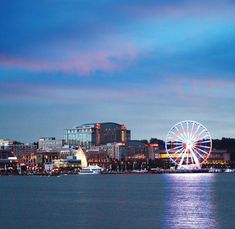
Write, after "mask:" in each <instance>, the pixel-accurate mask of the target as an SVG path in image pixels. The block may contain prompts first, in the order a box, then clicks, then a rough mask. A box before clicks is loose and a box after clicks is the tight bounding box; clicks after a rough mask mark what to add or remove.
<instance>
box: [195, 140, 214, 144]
mask: <svg viewBox="0 0 235 229" xmlns="http://www.w3.org/2000/svg"><path fill="white" fill-rule="evenodd" d="M198 143H200V144H204V143H211V141H210V140H199V141H198Z"/></svg>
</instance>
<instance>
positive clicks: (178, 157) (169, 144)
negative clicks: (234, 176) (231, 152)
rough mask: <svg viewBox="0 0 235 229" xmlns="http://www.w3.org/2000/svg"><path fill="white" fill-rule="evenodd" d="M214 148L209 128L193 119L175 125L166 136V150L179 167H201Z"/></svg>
mask: <svg viewBox="0 0 235 229" xmlns="http://www.w3.org/2000/svg"><path fill="white" fill-rule="evenodd" d="M211 148H212V140H211V136H210V133H209V132H208V130H207V129H206V128H205V127H204V126H203V125H202V124H200V123H198V122H194V121H191V120H187V121H182V122H179V123H177V124H176V125H174V126H173V127H172V128H171V129H170V131H169V132H168V134H167V137H166V151H167V153H168V156H169V157H170V159H171V160H172V161H173V162H174V163H175V165H177V167H178V168H198V169H200V168H201V164H202V163H204V162H205V161H206V160H207V158H208V156H209V154H210V152H211Z"/></svg>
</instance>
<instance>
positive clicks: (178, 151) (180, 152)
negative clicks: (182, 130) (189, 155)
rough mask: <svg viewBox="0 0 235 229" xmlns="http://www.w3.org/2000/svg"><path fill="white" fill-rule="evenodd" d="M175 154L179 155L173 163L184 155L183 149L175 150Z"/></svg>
mask: <svg viewBox="0 0 235 229" xmlns="http://www.w3.org/2000/svg"><path fill="white" fill-rule="evenodd" d="M177 153H179V155H178V156H177V157H176V158H175V161H177V159H179V158H180V157H181V156H182V154H183V153H184V148H182V149H180V150H177V151H176V152H175V154H177Z"/></svg>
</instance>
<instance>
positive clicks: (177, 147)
mask: <svg viewBox="0 0 235 229" xmlns="http://www.w3.org/2000/svg"><path fill="white" fill-rule="evenodd" d="M182 148H183V146H182V145H181V146H176V147H173V148H172V149H182Z"/></svg>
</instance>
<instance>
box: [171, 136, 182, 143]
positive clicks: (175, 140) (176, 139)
mask: <svg viewBox="0 0 235 229" xmlns="http://www.w3.org/2000/svg"><path fill="white" fill-rule="evenodd" d="M168 139H172V140H173V142H181V143H182V142H183V140H182V139H179V138H174V137H172V136H168ZM168 142H170V141H168Z"/></svg>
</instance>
